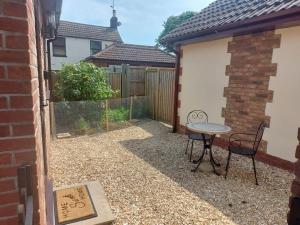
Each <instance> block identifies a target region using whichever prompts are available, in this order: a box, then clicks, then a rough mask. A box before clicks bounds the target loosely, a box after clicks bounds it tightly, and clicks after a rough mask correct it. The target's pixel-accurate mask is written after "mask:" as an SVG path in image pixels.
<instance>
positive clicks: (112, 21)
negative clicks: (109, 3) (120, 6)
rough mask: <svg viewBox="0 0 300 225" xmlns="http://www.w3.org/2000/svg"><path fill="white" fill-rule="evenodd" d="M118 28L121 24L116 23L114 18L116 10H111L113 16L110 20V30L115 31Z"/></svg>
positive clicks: (116, 20) (116, 18) (116, 19)
mask: <svg viewBox="0 0 300 225" xmlns="http://www.w3.org/2000/svg"><path fill="white" fill-rule="evenodd" d="M118 26H121V22H119V21H118V17H117V16H116V10H115V9H113V16H112V18H111V19H110V28H112V29H114V30H117V29H118Z"/></svg>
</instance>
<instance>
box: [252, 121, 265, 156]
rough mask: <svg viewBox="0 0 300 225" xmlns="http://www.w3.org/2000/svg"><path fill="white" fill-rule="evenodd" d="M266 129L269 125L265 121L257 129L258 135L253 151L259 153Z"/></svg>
mask: <svg viewBox="0 0 300 225" xmlns="http://www.w3.org/2000/svg"><path fill="white" fill-rule="evenodd" d="M266 127H267V124H266V123H265V122H264V121H263V122H261V123H260V125H259V127H258V129H257V133H256V136H255V140H254V144H253V150H254V151H255V152H257V150H258V147H259V144H260V142H261V140H262V137H263V135H264V131H265V128H266Z"/></svg>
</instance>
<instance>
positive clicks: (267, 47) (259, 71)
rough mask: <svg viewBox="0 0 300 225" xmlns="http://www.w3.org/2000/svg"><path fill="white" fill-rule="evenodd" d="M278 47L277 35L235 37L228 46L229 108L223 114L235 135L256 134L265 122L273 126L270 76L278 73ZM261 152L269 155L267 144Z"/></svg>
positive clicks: (267, 32)
mask: <svg viewBox="0 0 300 225" xmlns="http://www.w3.org/2000/svg"><path fill="white" fill-rule="evenodd" d="M279 47H280V35H276V34H275V32H274V31H266V32H261V33H254V34H249V35H243V36H236V37H233V40H232V41H231V42H229V44H228V52H229V53H231V62H230V65H228V66H227V68H226V75H227V76H229V84H228V87H226V88H225V90H224V96H225V97H226V98H227V104H226V107H225V108H224V109H223V112H222V113H223V116H224V118H225V123H226V124H228V125H230V126H231V128H232V129H233V132H236V131H238V132H245V133H255V132H256V130H257V128H258V125H259V123H260V122H261V121H262V120H264V121H266V122H268V123H269V122H270V118H269V117H268V115H266V114H265V110H266V105H267V103H268V102H272V99H273V92H272V91H271V90H269V89H268V88H269V81H270V76H275V75H276V72H277V64H273V63H272V56H273V49H274V48H279ZM223 137H225V138H227V137H226V136H223ZM261 150H264V151H266V142H264V141H263V143H262V145H261Z"/></svg>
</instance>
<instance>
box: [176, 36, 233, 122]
mask: <svg viewBox="0 0 300 225" xmlns="http://www.w3.org/2000/svg"><path fill="white" fill-rule="evenodd" d="M230 40H231V38H226V39H221V40H215V41H209V42H200V43H196V44H190V45H186V46H183V47H182V50H183V57H182V59H181V66H182V68H183V70H182V76H181V77H180V83H181V85H182V90H181V92H180V93H179V99H180V100H181V107H180V109H179V116H180V124H181V125H185V124H186V117H187V114H188V113H189V112H190V111H192V110H194V109H202V110H204V111H205V112H206V113H207V114H208V118H209V121H210V122H216V123H224V118H223V117H222V108H223V107H225V106H226V98H224V97H223V93H224V87H227V86H228V81H229V78H228V77H227V76H225V70H226V66H227V65H229V64H230V58H231V55H230V54H229V53H227V48H228V42H229V41H230Z"/></svg>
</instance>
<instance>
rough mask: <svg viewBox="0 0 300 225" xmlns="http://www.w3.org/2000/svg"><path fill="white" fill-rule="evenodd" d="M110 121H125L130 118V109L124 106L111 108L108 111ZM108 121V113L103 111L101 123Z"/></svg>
mask: <svg viewBox="0 0 300 225" xmlns="http://www.w3.org/2000/svg"><path fill="white" fill-rule="evenodd" d="M107 115H108V121H109V122H125V121H128V120H129V109H126V108H124V107H121V108H118V109H109V110H108V111H107ZM105 121H106V114H105V113H103V114H102V115H101V118H100V124H101V125H103V124H104V123H105Z"/></svg>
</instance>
